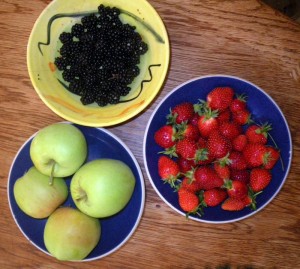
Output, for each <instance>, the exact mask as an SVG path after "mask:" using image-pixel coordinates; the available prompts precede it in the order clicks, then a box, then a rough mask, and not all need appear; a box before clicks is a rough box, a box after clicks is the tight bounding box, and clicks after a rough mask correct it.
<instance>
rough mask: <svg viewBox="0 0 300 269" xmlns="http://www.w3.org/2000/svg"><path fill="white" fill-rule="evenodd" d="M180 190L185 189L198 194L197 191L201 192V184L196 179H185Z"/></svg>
mask: <svg viewBox="0 0 300 269" xmlns="http://www.w3.org/2000/svg"><path fill="white" fill-rule="evenodd" d="M180 188H185V189H186V190H188V191H190V192H193V193H196V192H197V191H199V190H200V187H199V184H198V183H197V181H196V180H195V179H194V178H189V177H184V178H183V180H182V182H181V184H180Z"/></svg>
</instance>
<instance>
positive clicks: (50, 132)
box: [30, 123, 87, 177]
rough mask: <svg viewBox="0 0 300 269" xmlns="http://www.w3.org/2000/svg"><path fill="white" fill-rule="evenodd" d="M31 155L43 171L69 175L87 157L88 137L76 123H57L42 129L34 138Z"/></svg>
mask: <svg viewBox="0 0 300 269" xmlns="http://www.w3.org/2000/svg"><path fill="white" fill-rule="evenodd" d="M30 157H31V160H32V162H33V163H34V165H35V167H36V168H37V169H38V170H39V171H40V172H41V173H43V174H45V175H48V176H55V177H67V176H70V175H72V174H74V173H75V172H76V170H77V169H78V168H79V167H80V166H81V165H82V164H83V163H84V161H85V159H86V157H87V143H86V139H85V137H84V135H83V133H82V132H81V131H80V130H79V129H78V128H77V127H75V126H74V125H71V124H68V123H55V124H52V125H49V126H47V127H45V128H43V129H41V130H40V131H39V132H38V133H37V134H36V136H35V137H34V138H33V140H32V143H31V145H30Z"/></svg>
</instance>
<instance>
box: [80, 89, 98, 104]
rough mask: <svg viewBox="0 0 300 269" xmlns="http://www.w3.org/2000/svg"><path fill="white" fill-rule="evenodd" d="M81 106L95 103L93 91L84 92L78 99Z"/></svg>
mask: <svg viewBox="0 0 300 269" xmlns="http://www.w3.org/2000/svg"><path fill="white" fill-rule="evenodd" d="M80 101H81V103H82V104H83V105H89V104H92V103H94V102H95V93H94V92H93V91H89V90H86V91H85V92H84V93H83V95H82V96H81V98H80Z"/></svg>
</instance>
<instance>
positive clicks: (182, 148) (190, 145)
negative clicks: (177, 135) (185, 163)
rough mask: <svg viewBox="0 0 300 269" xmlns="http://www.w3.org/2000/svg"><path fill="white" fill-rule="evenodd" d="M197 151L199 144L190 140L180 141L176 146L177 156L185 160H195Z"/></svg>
mask: <svg viewBox="0 0 300 269" xmlns="http://www.w3.org/2000/svg"><path fill="white" fill-rule="evenodd" d="M197 149H198V146H197V143H196V142H194V141H192V140H190V139H188V138H184V139H182V140H179V141H178V142H177V144H176V153H177V155H178V156H180V157H182V158H184V159H195V158H196V154H197Z"/></svg>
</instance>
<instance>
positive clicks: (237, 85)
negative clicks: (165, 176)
mask: <svg viewBox="0 0 300 269" xmlns="http://www.w3.org/2000/svg"><path fill="white" fill-rule="evenodd" d="M218 86H229V87H232V88H233V89H234V90H235V92H236V93H237V94H242V93H245V94H246V95H247V96H248V99H247V105H248V108H249V110H250V112H251V114H252V118H253V119H254V120H255V122H258V123H259V122H260V123H265V122H269V123H272V128H273V129H272V131H271V132H270V134H271V136H272V137H273V138H274V140H275V141H276V143H277V145H278V147H279V149H280V150H281V157H282V161H283V165H284V169H282V166H281V163H280V162H277V164H276V166H275V167H274V168H273V170H272V174H273V179H272V181H271V183H270V185H269V186H268V187H267V188H266V189H265V190H264V191H263V193H262V194H260V195H259V196H258V197H257V210H256V211H251V209H250V208H245V209H244V210H242V211H239V212H229V211H224V210H222V209H221V207H220V206H217V207H212V208H205V209H204V215H203V216H202V217H198V216H196V215H195V216H194V215H192V216H190V218H191V219H193V220H196V221H200V222H208V223H227V222H234V221H238V220H241V219H244V218H246V217H250V216H252V215H254V214H256V213H257V212H258V211H260V210H261V209H263V208H264V207H265V206H266V205H267V204H269V203H270V202H271V201H272V200H273V199H274V198H275V196H276V195H277V194H278V192H279V191H280V189H281V188H282V186H283V184H284V182H285V180H286V178H287V175H288V173H289V169H290V165H291V158H292V140H291V134H290V131H289V127H288V123H287V121H286V119H285V117H284V115H283V113H282V112H281V110H280V108H279V107H278V105H277V104H276V103H275V102H274V100H273V99H272V98H271V97H270V96H269V95H268V94H267V93H266V92H264V91H263V90H262V89H260V88H259V87H258V86H256V85H254V84H252V83H250V82H248V81H246V80H243V79H240V78H238V77H233V76H225V75H215V76H204V77H199V78H195V79H192V80H190V81H187V82H185V83H183V84H182V85H179V86H178V87H177V88H175V89H174V90H173V91H171V92H170V93H169V94H168V95H167V96H165V97H164V99H163V100H162V101H161V102H160V104H159V105H158V106H157V107H156V109H155V110H154V112H153V114H152V115H151V117H150V120H149V122H148V125H147V128H146V132H145V137H144V145H143V147H144V148H143V155H144V162H145V167H146V172H147V175H148V177H149V179H150V182H151V184H152V186H153V188H154V189H155V191H156V192H157V194H158V195H159V196H160V197H161V199H162V200H163V201H164V202H165V203H167V204H168V205H169V206H170V207H171V208H173V209H174V210H175V211H177V212H178V213H179V214H181V215H185V213H184V212H183V211H182V210H181V209H180V207H179V204H178V198H177V197H178V196H177V193H176V192H174V191H173V190H172V189H171V188H170V186H169V185H168V184H164V183H163V181H162V180H161V179H160V177H159V175H158V170H157V163H158V158H159V154H158V152H159V151H161V150H162V148H160V147H159V146H158V145H157V144H156V143H155V141H154V133H155V132H156V130H158V129H159V128H160V127H161V126H163V125H164V124H165V123H166V115H167V114H169V112H170V108H171V107H174V106H175V105H177V104H179V103H181V102H184V101H190V102H192V103H197V101H198V99H205V98H206V96H207V94H208V92H209V91H211V90H212V89H213V88H215V87H218ZM268 144H272V141H268Z"/></svg>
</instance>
